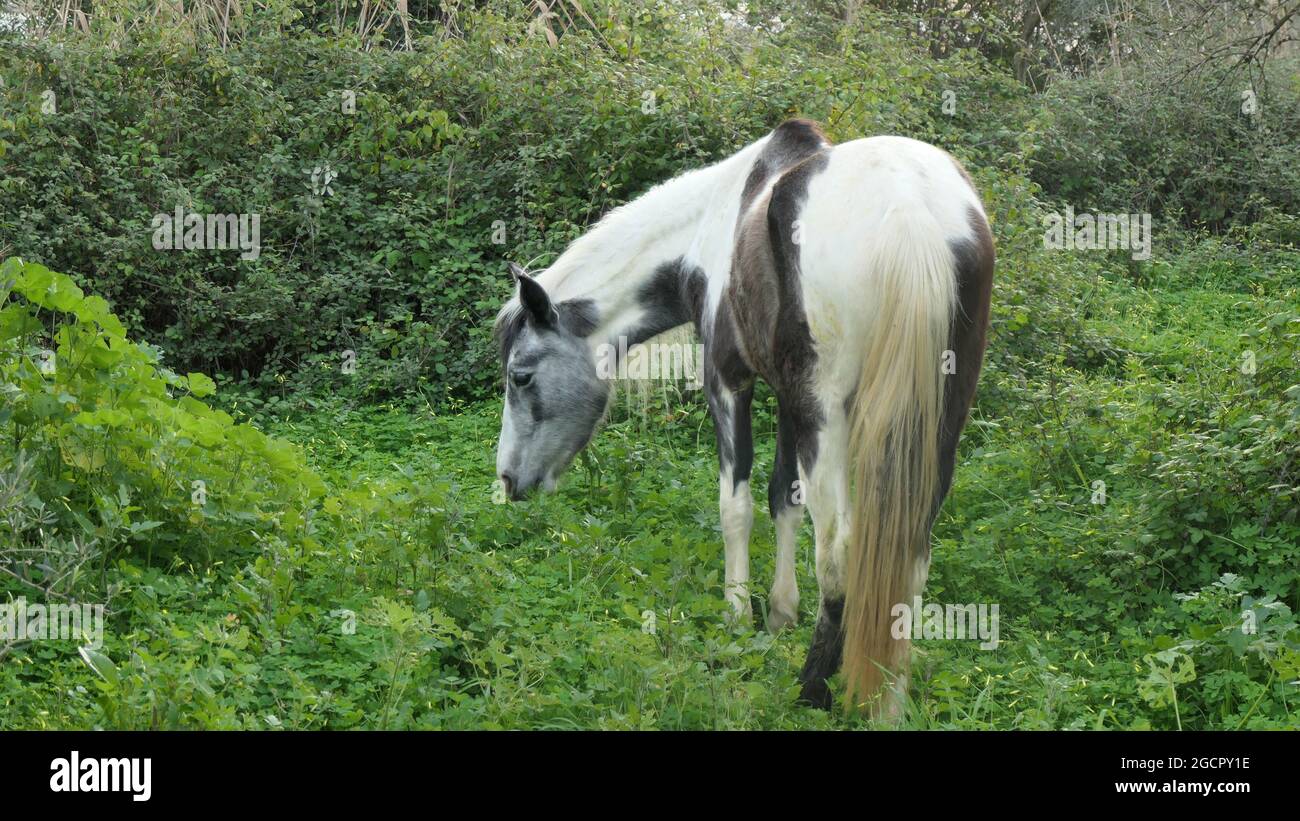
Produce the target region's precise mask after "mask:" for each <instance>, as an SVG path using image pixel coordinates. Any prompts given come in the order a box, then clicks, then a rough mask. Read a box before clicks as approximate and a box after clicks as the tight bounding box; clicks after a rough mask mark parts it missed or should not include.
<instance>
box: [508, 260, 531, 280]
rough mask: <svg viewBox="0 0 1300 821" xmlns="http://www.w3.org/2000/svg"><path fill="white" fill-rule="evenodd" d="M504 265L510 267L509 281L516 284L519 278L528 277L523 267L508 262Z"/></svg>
mask: <svg viewBox="0 0 1300 821" xmlns="http://www.w3.org/2000/svg"><path fill="white" fill-rule="evenodd" d="M506 264H507V265H509V266H510V280H511V281H512V282H518V281H519V278H520V277H526V276H528V272H527V271H525V270H524V266H522V265H520V264H519V263H517V262H508V263H506Z"/></svg>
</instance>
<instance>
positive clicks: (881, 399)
mask: <svg viewBox="0 0 1300 821" xmlns="http://www.w3.org/2000/svg"><path fill="white" fill-rule="evenodd" d="M869 265H870V270H869V275H868V277H867V281H868V282H869V283H871V286H870V287H872V289H873V290H874V293H873V295H872V296H873V297H874V300H873V301H875V302H876V309H877V310H875V311H873V312H872V313H873V314H874V317H875V318H874V321H873V322H872V323H871V325H870V327H869V329H868V331H867V333H866V334H865V335H864V337H863V339H862V340H861V345H862V360H861V362H862V366H861V370H860V371H859V374H860V375H859V379H858V384H857V388H856V391H855V393H854V395H853V397H852V406H851V408H850V409H849V458H850V477H849V478H850V481H852V483H853V487H852V493H853V504H852V513H851V530H850V535H849V540H848V543H847V547H846V550H847V556H846V576H845V613H844V631H845V636H844V661H843V670H844V680H845V684H846V685H847V693H846V694H845V701H844V704H845V707H846V709H849V710H852V709H854V708H856V707H859V706H862V705H863V704H866V705H867V706H868V707H869V708H870V710H871V712H872V713H875V714H877V715H879V714H881V713H882V712H893V709H894V706H896V704H895V695H896V694H893V693H884V694H882V693H880V689H881V685H882V684H884V683H885V682H886V679H889V680H890V686H891V688H892V687H893V686H894V685H895V683H899V684H902V685H904V686H905V682H906V675H907V664H908V658H909V648H910V644H909V641H908V638H909V636H908V635H907V634H906V633H905V634H904V635H903V636H902V637H901V638H899V637H896V636H895V634H894V631H893V630H892V622H893V621H894V619H895V617H896V613H895V606H896V605H899V604H905V605H907V606H908V607H911V606H912V603H913V601H912V599H913V596H916V595H919V594H920V592H921V591H920V588H921V587H922V586H924V584H925V573H926V571H927V570H928V569H929V536H930V524H931V516H932V513H933V506H934V502H935V497H936V495H937V492H938V488H939V452H938V451H939V425H940V419H941V417H942V413H943V390H944V374H943V371H944V369H943V357H944V349H945V348H946V347H947V345H948V332H949V326H950V323H951V321H952V317H953V312H954V311H955V310H956V299H957V283H956V274H955V268H954V260H953V254H952V251H951V250H950V249H949V247H948V245H947V243H946V241H945V237H944V234H943V232H942V230H941V229H940V227H939V225H938V224H937V222H936V221H935V219H934V218H933V217H932V216H931V215H930V213H929V212H928V211H926V210H925V209H924V208H923V207H912V208H901V207H899V208H895V209H894V210H892V211H891V212H890V213H889V214H887V215H886V216H885V218H884V220H883V222H882V225H881V230H880V232H879V233H878V234H877V235H876V241H875V242H873V253H872V257H871V259H870V260H869ZM949 356H951V355H949ZM909 621H910V620H909ZM909 632H910V630H909Z"/></svg>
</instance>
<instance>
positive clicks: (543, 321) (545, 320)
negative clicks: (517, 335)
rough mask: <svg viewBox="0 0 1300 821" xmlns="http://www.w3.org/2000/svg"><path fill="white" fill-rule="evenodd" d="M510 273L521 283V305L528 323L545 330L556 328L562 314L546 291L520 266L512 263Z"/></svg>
mask: <svg viewBox="0 0 1300 821" xmlns="http://www.w3.org/2000/svg"><path fill="white" fill-rule="evenodd" d="M510 273H512V274H514V276H515V279H516V280H517V281H518V282H519V304H521V305H523V306H524V312H525V314H526V315H527V317H528V321H529V322H531V323H533V324H534V325H537V326H540V327H543V328H554V327H556V326H557V325H558V324H559V322H560V314H559V312H558V311H556V310H555V306H554V305H552V304H551V298H550V297H549V296H547V295H546V289H545V288H543V287H542V286H541V284H539V283H538V282H537V280H535V279H533V278H532V277H530V276H529V275H528V274H527V273H525V272H524V269H523V268H520V267H519V266H518V265H514V264H513V263H511V268H510Z"/></svg>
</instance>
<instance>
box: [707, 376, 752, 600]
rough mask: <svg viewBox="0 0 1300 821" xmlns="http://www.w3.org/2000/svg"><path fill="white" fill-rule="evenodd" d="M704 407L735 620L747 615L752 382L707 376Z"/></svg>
mask: <svg viewBox="0 0 1300 821" xmlns="http://www.w3.org/2000/svg"><path fill="white" fill-rule="evenodd" d="M711 381H712V383H713V384H712V386H711V387H710V390H709V409H710V410H711V411H712V414H713V427H714V430H715V431H716V433H717V439H718V511H719V513H720V515H721V519H722V539H723V542H724V543H725V545H726V553H727V560H726V596H727V601H728V602H730V603H731V606H732V609H733V610H734V611H735V615H736V619H737V621H738V622H740V623H745V624H747V623H749V622H751V621H752V620H753V608H752V607H751V605H750V602H749V533H750V530H751V529H752V527H753V524H754V500H753V498H752V497H751V496H750V492H749V474H750V470H751V469H752V468H753V465H754V441H753V435H752V433H751V429H750V415H749V414H750V404H751V402H752V401H753V398H754V387H753V385H752V384H750V385H749V386H747V387H745V388H742V389H740V390H730V389H728V388H727V387H725V386H724V385H722V384H721V383H720V382H718V381H716V380H711Z"/></svg>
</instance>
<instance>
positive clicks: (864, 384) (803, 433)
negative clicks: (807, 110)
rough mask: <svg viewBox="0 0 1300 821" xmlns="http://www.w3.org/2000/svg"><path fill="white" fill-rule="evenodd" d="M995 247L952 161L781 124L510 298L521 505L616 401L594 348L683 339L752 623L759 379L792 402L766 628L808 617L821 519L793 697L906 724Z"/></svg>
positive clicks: (733, 571) (522, 279) (549, 483)
mask: <svg viewBox="0 0 1300 821" xmlns="http://www.w3.org/2000/svg"><path fill="white" fill-rule="evenodd" d="M993 267H994V248H993V239H992V234H991V232H990V229H989V223H988V219H987V217H986V215H985V212H984V207H983V204H982V202H981V200H980V197H979V194H978V193H977V192H976V190H975V186H974V184H973V182H972V180H971V178H970V176H969V175H968V174H967V173H966V171H965V169H964V168H963V167H962V166H961V164H960V163H959V162H958V161H957V160H956V159H955V158H954V157H952V156H951V155H950V154H948V153H947V152H945V151H943V150H942V149H939V148H937V147H935V146H932V145H929V144H927V143H924V142H920V141H917V140H913V139H910V138H906V137H900V136H874V137H868V138H862V139H857V140H853V141H851V142H845V143H841V144H832V143H831V142H830V140H828V139H827V137H826V136H825V134H824V133H823V132H822V130H821V129H820V127H819V126H818V125H817V124H816V123H813V122H811V121H808V120H790V121H787V122H784V123H782V124H781V125H780V126H778V127H777V128H776V129H775V130H773V131H772V132H771V133H769V134H767V135H766V136H764V137H762V138H760V139H758V140H757V141H755V142H753V143H751V144H749V145H747V146H745V147H744V148H742V149H740V150H739V151H737V152H736V153H734V154H732V155H731V156H729V157H727V158H725V159H723V160H721V161H719V162H717V163H715V164H713V165H710V166H707V167H704V168H699V169H696V170H691V171H687V172H685V173H682V174H680V175H679V176H676V177H674V178H672V179H670V180H668V181H667V182H664V183H661V184H659V185H657V186H655V187H653V188H651V189H650V190H649V191H648V192H646V193H645V194H643V195H641V196H640V197H638V198H636V199H634V200H632V201H630V202H628V203H627V204H625V205H623V206H621V207H619V208H616V209H614V210H613V211H611V212H610V213H608V214H607V215H605V216H604V217H603V218H602V219H600V220H599V222H598V223H597V224H596V225H595V226H594V227H592V228H591V229H590V230H588V231H587V232H586V233H585V234H583V235H582V236H581V237H579V238H578V239H577V240H575V241H574V242H573V243H572V244H571V245H569V247H568V248H567V249H566V250H565V251H564V252H563V253H562V254H561V255H560V256H559V257H558V258H557V259H556V260H555V262H554V263H553V264H552V265H550V266H549V267H547V268H546V269H545V270H543V271H541V272H538V273H536V274H535V275H534V274H530V273H529V272H528V271H526V270H525V269H524V268H523V267H521V266H519V265H517V264H515V263H510V264H509V268H510V272H511V276H512V277H513V278H514V280H515V283H516V284H517V290H516V292H515V294H514V296H512V297H511V299H510V300H509V301H508V302H506V304H505V305H504V306H503V307H502V309H501V311H500V313H499V314H498V315H497V320H496V324H495V328H494V335H495V338H496V340H497V344H498V346H499V350H500V357H501V363H502V367H503V370H504V372H505V402H504V407H503V410H502V420H501V433H500V439H499V442H498V447H497V456H496V470H497V475H498V478H499V482H500V486H501V487H503V488H504V491H505V493H506V494H507V495H508V496H509V498H510V499H512V500H516V501H517V500H520V499H523V498H524V497H525V496H526V495H527V494H528V493H529V492H530V491H532V490H534V489H535V488H538V487H541V488H543V489H544V490H546V491H547V492H550V491H553V490H554V488H555V485H556V481H557V478H558V476H559V475H560V474H561V472H562V471H563V470H564V469H565V468H566V467H567V466H568V465H569V464H570V463H571V462H572V461H573V459H574V458H575V456H576V455H577V454H578V453H579V452H580V451H581V450H582V449H583V448H584V447H585V446H586V445H587V444H588V442H590V441H591V439H592V437H593V435H594V432H595V431H596V429H597V427H598V424H599V422H600V421H601V419H602V418H603V416H604V414H605V411H606V408H607V406H608V404H609V397H610V384H609V379H608V378H607V377H605V376H602V374H600V373H598V371H597V368H596V366H595V359H594V357H595V352H596V351H597V350H598V349H602V350H604V351H608V350H609V347H610V345H611V344H612V341H613V340H615V339H618V338H620V337H626V344H624V345H621V346H619V348H620V350H626V348H627V346H628V345H635V344H638V343H641V342H644V341H645V340H647V339H649V338H650V337H653V336H655V335H657V334H659V333H662V332H664V331H666V330H669V329H671V328H675V327H677V326H680V325H684V324H687V323H690V324H693V325H694V327H695V330H696V332H697V334H698V336H699V338H700V339H701V340H702V344H703V345H704V374H703V377H704V379H703V381H704V388H705V392H706V396H707V400H708V406H709V410H710V414H711V416H712V419H713V424H714V431H715V434H716V439H717V449H718V463H719V487H718V490H719V494H718V495H719V498H718V501H719V511H720V518H721V530H722V537H723V542H724V546H725V596H726V598H727V600H728V601H729V602H730V604H731V607H732V610H733V611H734V614H735V618H736V619H737V620H740V621H742V622H747V621H749V620H751V619H752V606H751V603H750V592H749V585H750V578H749V537H750V531H751V527H752V522H753V501H752V498H751V494H750V487H749V479H750V475H751V471H752V469H753V461H754V451H753V444H752V436H751V427H750V426H751V421H750V405H751V401H752V398H753V395H754V384H755V380H756V379H762V380H764V381H765V382H766V383H767V384H768V385H769V386H770V387H771V389H772V392H773V394H774V395H775V397H776V400H777V403H778V411H777V437H776V457H775V463H774V465H773V468H772V475H771V482H770V484H769V486H768V506H769V509H770V511H771V516H772V521H773V522H774V523H775V526H776V570H775V574H774V579H773V582H772V587H771V591H770V596H769V599H768V616H767V621H766V626H767V627H768V628H769V629H771V630H773V631H776V630H780V629H781V628H782V627H784V626H786V625H789V624H793V623H795V622H796V621H797V619H798V614H799V589H798V586H797V584H796V581H795V546H796V538H797V534H798V531H799V528H800V525H801V523H802V520H803V515H804V510H805V508H806V509H807V510H808V511H809V512H810V513H811V515H812V521H813V531H814V541H815V551H816V553H815V555H816V577H817V585H818V592H819V604H818V608H817V618H816V622H815V625H814V628H813V637H812V643H811V646H810V647H809V650H808V653H807V656H806V659H805V663H804V667H803V670H802V672H801V674H800V682H801V690H800V697H801V699H802V700H803V701H804V702H806V703H809V704H812V705H815V706H818V707H822V708H824V709H830V708H831V706H832V705H833V703H834V694H833V693H832V691H831V686H830V684H829V681H828V680H829V679H830V678H831V677H832V676H833V675H834V674H835V673H836V672H837V670H841V669H842V671H843V677H842V678H843V699H844V705H845V707H846V708H847V709H850V710H853V709H861V708H864V707H865V708H867V709H868V710H869V711H870V712H871V713H872V714H873V715H882V714H887V715H892V716H895V717H896V716H897V715H898V714H899V713H898V711H899V703H900V699H901V698H902V697H903V696H904V694H905V693H906V688H907V670H908V661H909V656H910V651H909V643H908V638H909V637H908V636H903V637H901V638H898V637H896V636H895V635H894V633H895V632H896V631H893V630H891V621H893V619H892V618H891V611H892V610H893V608H894V605H896V604H898V603H910V602H912V600H913V596H914V595H920V593H921V590H922V589H923V588H924V586H925V582H926V579H927V577H928V574H929V567H930V531H931V527H932V525H933V523H934V520H935V517H936V515H937V514H938V511H939V507H940V505H941V504H942V502H943V500H944V498H945V496H946V495H947V493H948V489H949V487H950V485H951V483H952V475H953V468H954V463H955V461H956V454H957V444H958V440H959V437H960V435H961V431H962V428H963V427H964V426H965V423H966V418H967V415H968V413H969V409H970V406H971V402H972V400H973V397H974V393H975V387H976V382H977V381H978V378H979V373H980V368H981V366H982V364H983V359H984V350H985V345H986V333H987V329H988V317H989V302H990V294H991V290H992V278H993Z"/></svg>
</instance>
